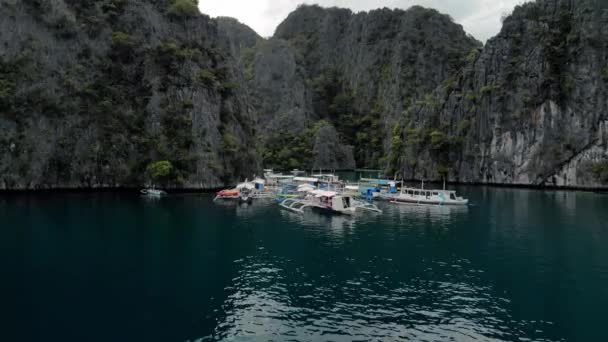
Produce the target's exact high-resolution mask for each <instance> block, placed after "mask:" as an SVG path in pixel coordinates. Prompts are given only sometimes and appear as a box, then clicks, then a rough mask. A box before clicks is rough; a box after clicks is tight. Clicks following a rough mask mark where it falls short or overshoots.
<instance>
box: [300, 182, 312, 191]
mask: <svg viewBox="0 0 608 342" xmlns="http://www.w3.org/2000/svg"><path fill="white" fill-rule="evenodd" d="M314 189H315V187H314V186H313V185H310V184H301V185H298V192H306V191H313V190H314Z"/></svg>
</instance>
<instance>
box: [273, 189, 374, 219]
mask: <svg viewBox="0 0 608 342" xmlns="http://www.w3.org/2000/svg"><path fill="white" fill-rule="evenodd" d="M279 205H280V206H281V207H283V208H285V209H288V210H291V211H295V212H299V213H303V212H304V209H306V208H313V209H317V210H320V211H322V212H327V213H331V214H342V215H354V214H355V212H356V211H373V212H378V213H382V210H380V209H378V207H377V206H375V205H373V204H369V203H361V202H359V201H356V200H355V199H353V198H352V197H351V196H348V195H344V194H339V193H337V192H334V191H327V190H318V189H317V190H312V191H309V192H308V194H307V195H306V197H305V198H304V199H293V198H288V199H285V200H283V201H282V202H281V203H280V204H279Z"/></svg>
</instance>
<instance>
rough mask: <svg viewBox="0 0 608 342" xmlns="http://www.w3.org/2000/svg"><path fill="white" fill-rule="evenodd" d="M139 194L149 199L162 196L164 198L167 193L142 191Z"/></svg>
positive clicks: (149, 190)
mask: <svg viewBox="0 0 608 342" xmlns="http://www.w3.org/2000/svg"><path fill="white" fill-rule="evenodd" d="M139 193H141V194H142V195H145V196H150V197H162V196H166V195H167V193H166V192H165V191H163V190H159V189H154V188H151V189H142V190H140V191H139Z"/></svg>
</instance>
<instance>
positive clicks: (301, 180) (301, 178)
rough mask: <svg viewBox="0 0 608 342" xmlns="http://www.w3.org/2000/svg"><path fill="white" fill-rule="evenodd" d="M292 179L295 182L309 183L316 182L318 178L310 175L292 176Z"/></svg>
mask: <svg viewBox="0 0 608 342" xmlns="http://www.w3.org/2000/svg"><path fill="white" fill-rule="evenodd" d="M293 180H294V181H296V182H307V183H310V182H313V183H316V182H318V181H319V179H318V178H312V177H294V178H293Z"/></svg>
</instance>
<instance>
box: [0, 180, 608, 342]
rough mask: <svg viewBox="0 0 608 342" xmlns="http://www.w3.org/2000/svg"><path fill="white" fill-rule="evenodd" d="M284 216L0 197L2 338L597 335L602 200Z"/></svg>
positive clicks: (130, 200)
mask: <svg viewBox="0 0 608 342" xmlns="http://www.w3.org/2000/svg"><path fill="white" fill-rule="evenodd" d="M458 190H459V191H460V192H461V193H463V194H464V195H465V196H467V197H469V198H470V199H471V201H472V205H471V206H470V207H468V208H464V209H450V208H441V207H411V206H392V205H390V204H386V205H383V206H382V208H383V209H384V210H385V213H384V214H383V215H374V214H367V215H363V216H358V217H355V218H347V217H340V216H333V217H332V216H322V215H318V214H310V215H304V216H302V215H297V214H292V213H289V212H286V211H282V210H280V209H279V208H278V207H277V206H276V205H275V204H274V203H273V202H266V203H263V202H258V203H255V204H254V205H252V206H237V205H229V204H223V205H219V204H213V203H212V197H211V195H174V196H170V197H168V198H165V199H162V200H157V201H150V200H146V199H144V198H140V197H139V196H137V195H130V194H124V193H123V194H78V195H74V194H54V195H42V194H40V195H11V196H1V197H0V260H1V263H0V265H2V276H1V278H0V290H1V293H2V297H3V300H2V311H3V312H4V316H5V318H3V319H2V320H3V322H2V326H3V328H2V329H1V330H0V335H1V336H0V339H1V340H3V341H42V340H45V341H208V340H209V341H211V340H229V341H250V340H252V341H269V340H274V341H287V340H290V341H354V340H357V341H392V340H424V341H608V327H607V326H606V322H608V318H607V317H608V314H607V312H608V196H606V195H598V194H593V193H579V192H541V191H534V190H511V189H493V188H482V187H469V188H468V187H461V188H458Z"/></svg>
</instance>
